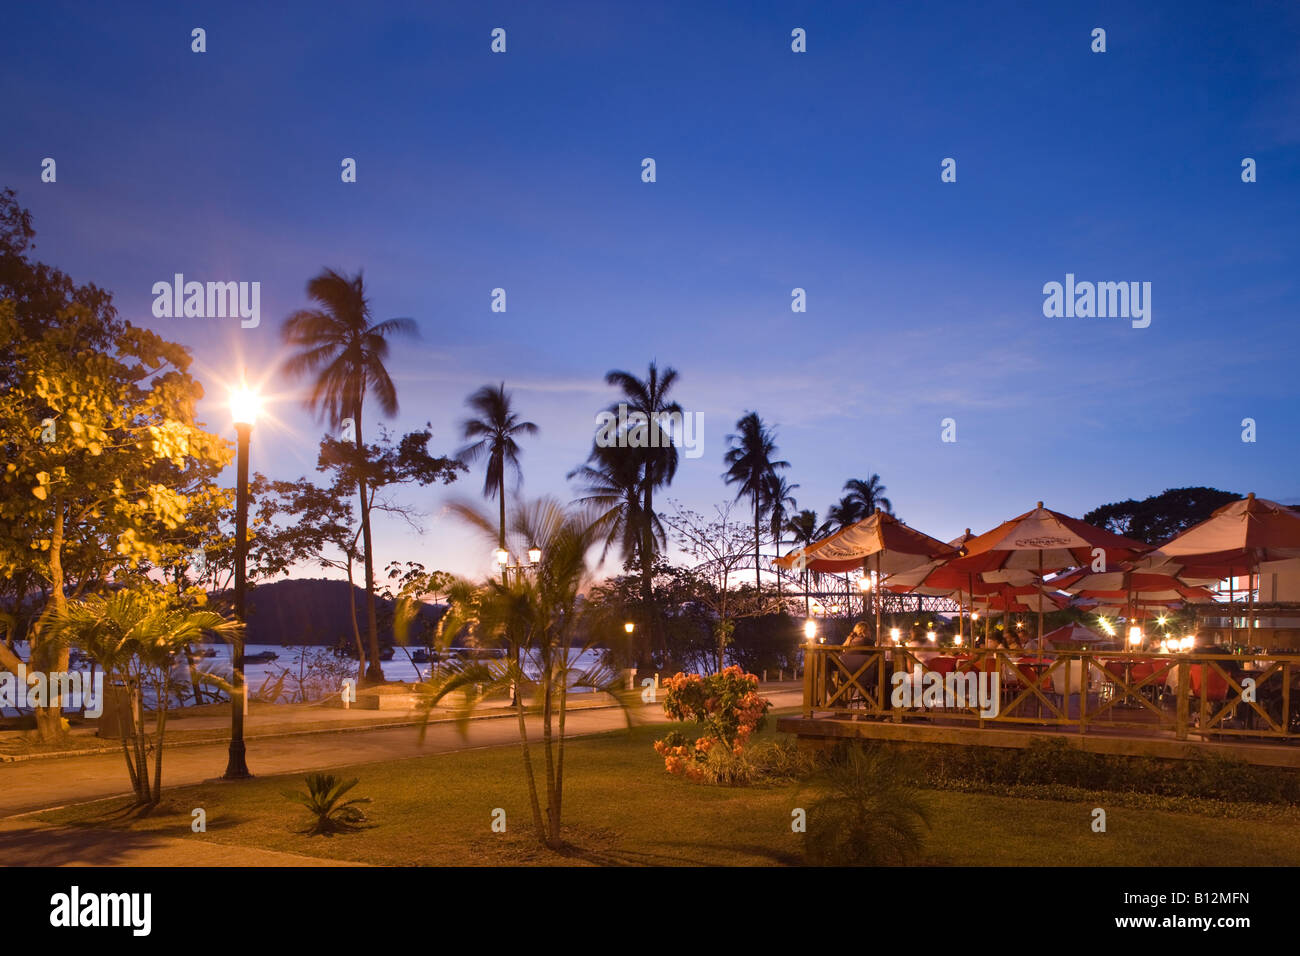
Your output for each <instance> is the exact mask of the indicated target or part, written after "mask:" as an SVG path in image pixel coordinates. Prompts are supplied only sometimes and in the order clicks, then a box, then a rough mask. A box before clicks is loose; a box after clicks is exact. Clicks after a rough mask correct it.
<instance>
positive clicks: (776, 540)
mask: <svg viewBox="0 0 1300 956" xmlns="http://www.w3.org/2000/svg"><path fill="white" fill-rule="evenodd" d="M798 487H799V486H798V485H792V484H790V482H788V481H786V480H785V478H784V477H783V476H781V475H773V476H772V478H771V480H770V481H769V482H768V488H767V501H768V519H769V520H770V522H771V525H770V530H771V532H772V543H773V544H774V545H775V546H776V551H777V554H780V553H781V535H782V533H783V532H784V531H785V524H786V519H787V518H789V516H790V512H791V510H793V509H795V508H797V507H799V502H797V501H795V500H794V494H793V492H794V490H795V489H796V488H798ZM776 596H777V598H778V599H780V597H781V573H780V572H779V571H778V572H777V575H776Z"/></svg>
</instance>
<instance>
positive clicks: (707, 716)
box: [654, 665, 772, 780]
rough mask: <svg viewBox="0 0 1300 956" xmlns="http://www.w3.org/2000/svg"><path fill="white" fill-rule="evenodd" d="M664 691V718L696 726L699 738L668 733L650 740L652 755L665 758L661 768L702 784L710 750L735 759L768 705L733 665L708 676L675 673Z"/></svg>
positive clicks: (750, 677)
mask: <svg viewBox="0 0 1300 956" xmlns="http://www.w3.org/2000/svg"><path fill="white" fill-rule="evenodd" d="M664 686H665V687H666V688H667V693H666V694H665V695H664V713H665V714H666V715H668V716H669V717H670V718H672V719H673V720H680V721H683V722H685V721H693V722H695V723H696V724H698V725H699V727H700V730H701V731H702V734H701V735H700V736H699V737H698V738H697V739H696V740H695V742H694V743H691V741H690V739H689V738H688V737H687V736H686V735H685V734H682V733H680V732H678V731H673V732H672V733H670V734H668V735H667V736H666V737H664V738H663V739H662V740H656V741H655V745H654V747H655V752H656V753H657V754H659V755H660V756H661V757H663V758H664V769H666V770H667V771H668V772H669V773H675V774H680V775H682V776H685V777H686V778H687V779H690V780H700V779H703V777H704V776H705V773H704V765H705V764H706V763H708V761H709V754H710V752H713V751H715V749H716V750H717V751H718V752H727V753H730V754H731V755H733V756H736V757H739V756H740V755H741V753H742V752H743V751H744V749H745V744H746V743H747V742H748V740H749V738H750V737H751V736H752V735H753V734H754V732H755V731H756V730H759V729H760V728H761V727H762V726H763V723H764V721H765V720H766V719H767V711H768V708H769V707H771V706H772V702H771V701H769V700H767V699H766V698H764V697H760V696H759V693H758V678H757V677H755V676H754V675H753V674H746V673H745V672H744V671H742V670H741V669H740V668H739V667H736V666H735V665H732V666H731V667H728V668H725V669H724V670H723V671H722V673H720V674H709V675H707V676H706V675H701V674H680V673H679V674H676V675H674V676H672V677H670V678H668V680H667V681H666V682H665V684H664ZM716 756H718V753H715V757H716ZM715 762H716V761H715Z"/></svg>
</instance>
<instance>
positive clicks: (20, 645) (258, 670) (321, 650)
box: [0, 641, 602, 717]
mask: <svg viewBox="0 0 1300 956" xmlns="http://www.w3.org/2000/svg"><path fill="white" fill-rule="evenodd" d="M195 647H196V649H197V648H204V649H209V650H212V651H214V652H215V653H214V654H213V656H211V657H206V658H203V659H201V660H199V661H197V662H196V663H197V665H198V667H199V668H201V669H210V670H211V671H212V672H213V673H214V674H217V675H219V676H221V677H229V675H230V673H231V654H230V650H231V648H230V645H229V644H198V645H195ZM14 650H15V651H16V652H17V653H18V656H19V657H21V658H22V659H23V660H27V659H28V657H29V654H28V648H27V645H26V643H25V642H23V641H19V642H17V643H16V644H15V645H14ZM410 650H411V652H412V653H414V651H415V648H410ZM264 651H270V652H271V653H273V654H277V655H279V656H278V658H277V659H276V660H273V661H267V662H264V663H261V662H246V663H245V665H244V680H245V682H246V683H247V684H248V687H249V690H250V692H252V693H254V694H255V693H256V692H257V689H258V688H259V687H261V686H262V685H263V683H264V682H266V680H267V678H269V677H274V676H275V675H278V674H279V673H280V672H281V671H282V670H283V669H285V668H288V669H289V671H290V677H289V678H288V679H286V681H285V684H284V689H285V691H286V692H288V691H289V690H291V688H294V687H296V685H295V684H293V679H292V675H294V674H296V673H297V671H298V665H299V663H300V658H301V657H302V654H303V653H304V652H306V653H307V654H308V655H309V657H314V656H316V655H330V657H331V658H332V657H333V655H332V654H331V649H330V648H328V647H319V646H307V647H284V646H282V645H279V644H249V645H248V646H247V647H245V648H244V654H245V656H248V655H252V654H259V653H262V652H264ZM601 653H602V652H601V651H600V650H599V649H597V650H593V651H587V652H585V653H583V654H579V655H577V656H576V661H575V665H574V666H575V669H576V671H577V672H578V673H581V672H582V671H584V670H586V669H587V668H589V667H592V666H594V665H596V664H598V663H600V655H601ZM342 662H343V663H344V664H350V665H352V671H350V672H349V673H355V669H356V666H357V662H356V661H354V660H351V659H349V658H343V659H342ZM380 664H381V665H382V667H383V669H384V677H385V678H387V679H388V680H390V681H406V682H412V681H420V680H427V679H428V677H429V674H430V672H431V671H432V669H433V666H434V665H432V664H418V665H417V664H415V663H413V662H412V661H411V660H410V659H409V658H408V657H407V656H406V652H405V651H404V650H403V649H402V648H400V647H399V648H397V649H396V652H395V653H394V654H393V659H392V660H388V661H381V662H380ZM68 669H69V670H70V671H80V672H81V673H82V674H83V675H86V676H87V677H89V674H90V670H91V664H90V662H89V661H83V662H82V663H80V664H78V665H74V666H70V667H69V668H68ZM95 670H96V674H97V676H98V679H99V681H102V679H103V673H102V671H100V670H99V669H98V668H96V669H95ZM529 670H530V672H532V673H534V676H535V671H533V669H532V668H529ZM575 676H576V674H575ZM172 678H173V679H174V680H176V681H179V682H180V683H182V684H184V685H185V686H186V687H187V688H188V686H189V669H188V667H187V665H186V663H185V661H184V660H183V659H182V660H181V661H180V663H179V664H177V665H176V667H175V668H174V670H173V671H172ZM96 686H97V687H98V681H97V684H96ZM205 690H206V688H205ZM572 690H573V692H574V693H585V692H586V691H587V688H585V687H575V688H572ZM281 699H282V700H283V698H281ZM145 701H146V706H152V705H153V703H154V701H153V698H152V695H151V694H149V693H147V692H146V695H145ZM185 703H186V704H190V703H193V700H192V698H190V699H187V700H186V701H185ZM63 704H64V709H65V710H68V711H76V710H80V708H81V701H80V699H79V695H71V696H70V697H66V698H64V701H63ZM174 705H175V701H174V699H173V706H174ZM0 716H4V717H14V716H17V711H15V710H14V709H13V708H11V707H0Z"/></svg>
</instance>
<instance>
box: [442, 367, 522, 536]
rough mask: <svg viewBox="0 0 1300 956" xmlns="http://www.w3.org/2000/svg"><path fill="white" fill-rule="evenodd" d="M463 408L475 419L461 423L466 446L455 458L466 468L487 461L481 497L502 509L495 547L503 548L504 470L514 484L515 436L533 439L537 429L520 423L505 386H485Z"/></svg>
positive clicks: (517, 475) (516, 463) (516, 462)
mask: <svg viewBox="0 0 1300 956" xmlns="http://www.w3.org/2000/svg"><path fill="white" fill-rule="evenodd" d="M465 405H466V406H467V407H468V408H469V409H470V410H471V411H472V412H474V413H475V415H476V416H477V417H475V418H467V419H465V421H463V422H462V423H461V426H460V427H461V437H462V438H463V439H464V440H465V441H466V442H468V443H469V444H467V445H465V447H464V448H462V449H461V450H460V451H458V452H456V457H457V458H458V459H460V461H462V462H463V463H464V464H466V465H472V464H474V463H475V462H478V461H481V460H483V459H487V468H486V469H485V470H484V472H483V497H484V498H494V497H495V498H497V499H498V501H499V503H500V505H501V523H500V525H499V526H498V543H497V547H499V548H501V549H502V550H504V549H505V546H506V470H507V469H513V470H514V473H515V478H516V482H518V480H519V479H520V478H521V477H522V472H521V470H520V468H519V451H520V449H519V443H518V442H516V441H515V437H516V436H517V435H536V434H537V432H538V428H537V426H536V425H534V424H533V423H532V422H526V421H522V420H521V419H520V417H519V415H518V414H517V413H516V412H515V410H514V408H513V406H512V403H511V397H510V393H509V392H507V391H506V383H505V382H502V383H501V384H500V385H498V386H496V387H493V386H491V385H484V386H483V387H482V388H480V389H479V390H478V391H477V392H475V393H474V394H473V395H471V396H470V397H469V398H467V399H465Z"/></svg>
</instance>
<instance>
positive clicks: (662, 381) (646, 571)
mask: <svg viewBox="0 0 1300 956" xmlns="http://www.w3.org/2000/svg"><path fill="white" fill-rule="evenodd" d="M605 382H606V383H607V384H609V385H613V386H615V387H616V388H618V389H619V390H620V391H621V392H622V396H621V399H620V401H619V402H616V403H613V404H611V405H610V407H609V410H610V411H611V412H613V413H615V414H617V413H618V411H619V407H618V406H619V404H623V405H626V406H627V412H628V415H629V417H630V416H631V415H632V414H634V413H636V414H639V415H643V416H645V419H646V423H647V426H646V427H647V435H646V437H648V438H649V439H650V441H648V442H645V443H643V447H640V448H635V447H633V448H631V450H632V451H633V452H634V453H635V455H636V457H637V458H638V459H639V460H640V465H641V513H640V519H641V525H640V532H641V545H640V553H639V557H640V562H639V563H640V568H641V604H642V607H643V609H644V613H645V615H646V620H645V622H644V623H645V624H646V625H647V626H648V627H649V628H651V629H656V630H657V622H658V618H657V617H656V616H655V615H654V614H652V613H651V603H652V600H653V597H654V594H653V590H652V577H653V566H654V556H655V553H656V548H655V546H656V544H658V543H661V542H662V541H663V529H662V528H659V529H658V532H657V533H656V527H657V525H658V519H657V518H656V517H655V507H654V493H655V491H656V490H657V489H659V488H661V487H666V486H668V485H671V484H672V482H673V478H674V477H676V475H677V463H678V455H677V446H676V445H675V444H674V443H673V441H672V439H673V437H674V436H673V435H672V434H671V433H665V432H664V431H663V429H662V428H661V423H662V422H663V421H664V416H675V417H676V420H678V421H680V420H681V416H682V406H681V405H680V404H678V403H677V402H676V401H672V400H670V399H669V397H668V393H669V392H670V391H672V387H673V385H674V384H676V382H677V370H676V369H675V368H672V367H671V366H670V367H667V368H665V369H664V370H663V372H662V373H661V372H660V371H659V366H658V363H657V361H654V360H652V361H651V362H650V364H649V366H648V367H647V369H646V377H645V378H644V379H640V378H637V377H636V376H635V375H633V374H632V373H631V372H623V371H619V370H617V369H616V370H614V371H612V372H608V373H606V375H605ZM595 451H596V449H594V448H593V456H594V455H595Z"/></svg>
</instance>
